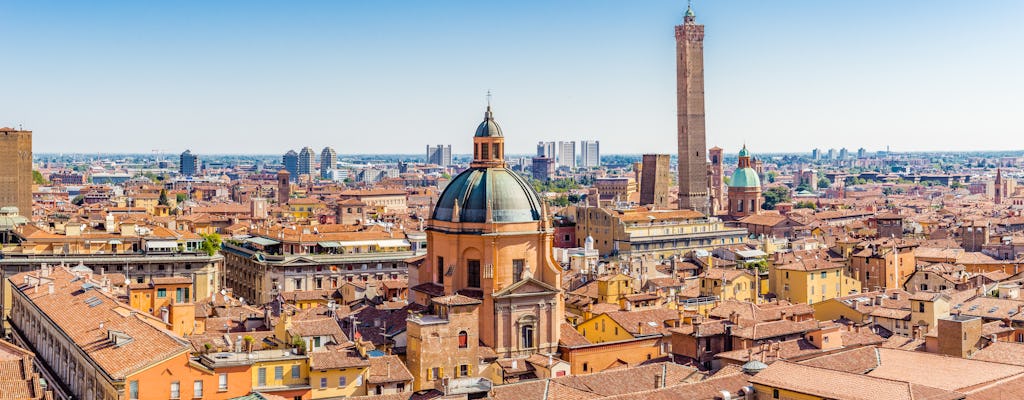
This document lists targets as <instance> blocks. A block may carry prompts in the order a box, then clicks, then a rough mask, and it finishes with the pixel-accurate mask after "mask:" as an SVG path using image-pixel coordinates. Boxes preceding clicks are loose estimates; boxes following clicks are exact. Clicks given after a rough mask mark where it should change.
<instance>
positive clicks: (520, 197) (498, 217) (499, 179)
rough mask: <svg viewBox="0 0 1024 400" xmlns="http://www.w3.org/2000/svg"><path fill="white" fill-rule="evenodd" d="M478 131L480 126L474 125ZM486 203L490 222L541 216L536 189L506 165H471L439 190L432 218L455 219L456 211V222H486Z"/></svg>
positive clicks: (538, 219) (528, 219) (533, 218)
mask: <svg viewBox="0 0 1024 400" xmlns="http://www.w3.org/2000/svg"><path fill="white" fill-rule="evenodd" d="M481 126H483V125H481ZM496 126H497V125H495V127H496ZM499 134H500V132H499ZM479 135H480V129H477V136H479ZM488 204H490V205H491V220H492V221H493V222H530V221H540V219H541V202H540V197H539V196H538V195H537V192H535V191H534V190H533V187H532V186H530V184H529V183H528V182H526V180H524V179H523V178H522V177H520V176H519V175H518V174H516V173H515V172H512V171H510V170H508V169H506V168H470V169H468V170H465V171H463V172H462V173H461V174H459V176H456V177H455V179H452V181H451V183H449V184H448V187H446V188H445V189H444V193H441V198H440V199H439V200H438V202H437V205H436V206H435V207H434V216H433V219H435V220H438V221H452V222H454V220H455V217H454V215H455V213H456V212H457V213H458V220H457V221H459V222H487V205H488Z"/></svg>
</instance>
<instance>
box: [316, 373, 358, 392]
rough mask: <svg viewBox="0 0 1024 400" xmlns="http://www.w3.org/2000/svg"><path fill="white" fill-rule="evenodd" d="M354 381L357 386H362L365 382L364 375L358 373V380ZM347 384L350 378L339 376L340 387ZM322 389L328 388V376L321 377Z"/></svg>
mask: <svg viewBox="0 0 1024 400" xmlns="http://www.w3.org/2000/svg"><path fill="white" fill-rule="evenodd" d="M352 383H353V384H354V385H356V386H361V385H362V384H363V376H362V375H357V376H356V380H355V381H352ZM346 385H348V378H347V377H344V376H342V377H338V386H337V387H338V388H343V387H345V386H346ZM320 389H327V378H326V377H324V378H320Z"/></svg>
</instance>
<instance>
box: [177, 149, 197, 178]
mask: <svg viewBox="0 0 1024 400" xmlns="http://www.w3.org/2000/svg"><path fill="white" fill-rule="evenodd" d="M199 171H200V166H199V156H197V155H195V154H192V150H185V152H184V153H181V157H179V158H178V173H179V174H182V175H184V176H196V175H199Z"/></svg>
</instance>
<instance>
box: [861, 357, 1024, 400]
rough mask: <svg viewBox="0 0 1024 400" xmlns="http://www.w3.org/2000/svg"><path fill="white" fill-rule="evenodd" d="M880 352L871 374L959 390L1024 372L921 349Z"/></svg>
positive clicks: (1005, 365) (1016, 367)
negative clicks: (877, 363)
mask: <svg viewBox="0 0 1024 400" xmlns="http://www.w3.org/2000/svg"><path fill="white" fill-rule="evenodd" d="M878 355H879V359H880V360H881V364H880V365H879V366H878V367H877V368H875V369H874V370H872V371H871V372H869V373H868V375H870V376H873V377H878V378H885V379H893V380H899V381H904V382H912V383H915V384H919V385H926V386H930V387H935V388H940V389H946V390H959V389H963V388H968V387H972V386H976V385H980V384H984V383H988V382H993V381H996V380H999V379H1003V378H1007V377H1010V376H1013V375H1019V374H1022V373H1024V367H1019V366H1013V365H1007V364H997V363H991V362H986V361H977V360H968V359H963V358H957V357H947V356H941V355H936V354H930V353H923V352H918V351H904V350H894V349H887V348H880V349H878Z"/></svg>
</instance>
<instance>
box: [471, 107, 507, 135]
mask: <svg viewBox="0 0 1024 400" xmlns="http://www.w3.org/2000/svg"><path fill="white" fill-rule="evenodd" d="M473 136H476V137H501V136H502V135H501V127H500V126H498V123H497V122H494V114H492V113H491V106H487V112H484V122H481V123H480V126H477V127H476V135H473Z"/></svg>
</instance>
